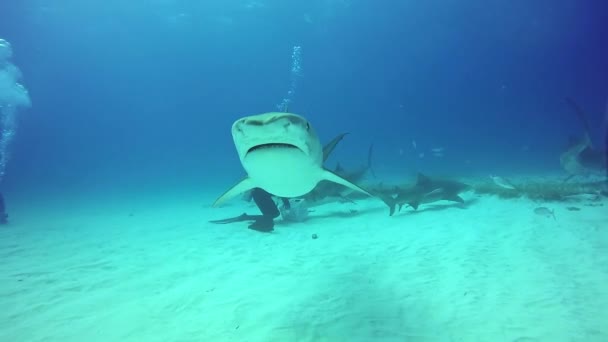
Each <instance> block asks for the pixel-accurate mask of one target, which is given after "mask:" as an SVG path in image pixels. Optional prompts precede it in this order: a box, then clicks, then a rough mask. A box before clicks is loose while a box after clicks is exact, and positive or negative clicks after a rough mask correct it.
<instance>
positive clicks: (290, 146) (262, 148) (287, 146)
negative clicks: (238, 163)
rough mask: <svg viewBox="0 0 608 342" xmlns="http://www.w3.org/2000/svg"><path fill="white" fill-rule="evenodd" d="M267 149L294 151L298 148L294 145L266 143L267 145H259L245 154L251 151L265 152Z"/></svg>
mask: <svg viewBox="0 0 608 342" xmlns="http://www.w3.org/2000/svg"><path fill="white" fill-rule="evenodd" d="M269 148H295V149H298V150H299V148H298V147H297V146H296V145H292V144H285V143H268V144H261V145H256V146H253V147H252V148H250V149H249V150H247V153H248V154H249V153H251V152H253V151H259V150H265V149H269Z"/></svg>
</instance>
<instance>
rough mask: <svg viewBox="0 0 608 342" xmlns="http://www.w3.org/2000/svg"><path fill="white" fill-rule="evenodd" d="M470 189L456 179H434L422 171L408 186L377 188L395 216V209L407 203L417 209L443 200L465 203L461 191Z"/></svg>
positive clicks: (378, 194)
mask: <svg viewBox="0 0 608 342" xmlns="http://www.w3.org/2000/svg"><path fill="white" fill-rule="evenodd" d="M468 189H470V186H469V185H467V184H464V183H461V182H458V181H454V180H442V179H432V178H430V177H428V176H426V175H424V174H422V173H418V177H417V180H416V183H415V184H414V185H412V186H410V187H407V188H400V187H395V189H394V190H388V191H387V190H376V191H375V192H376V195H377V196H378V197H380V198H381V199H382V200H383V201H384V203H386V204H387V205H388V207H389V211H390V212H389V214H390V216H393V214H395V211H397V208H398V211H401V208H402V207H403V206H404V205H405V204H407V205H409V206H410V207H412V208H414V210H417V209H418V207H419V206H420V205H421V204H425V203H432V202H437V201H441V200H446V201H452V202H457V203H464V199H462V197H460V196H459V194H460V193H461V192H464V191H466V190H468Z"/></svg>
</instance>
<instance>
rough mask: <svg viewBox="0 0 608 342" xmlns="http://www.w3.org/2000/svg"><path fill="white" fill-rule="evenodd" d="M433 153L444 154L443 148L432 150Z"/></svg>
mask: <svg viewBox="0 0 608 342" xmlns="http://www.w3.org/2000/svg"><path fill="white" fill-rule="evenodd" d="M431 152H433V153H442V152H443V147H435V148H432V149H431Z"/></svg>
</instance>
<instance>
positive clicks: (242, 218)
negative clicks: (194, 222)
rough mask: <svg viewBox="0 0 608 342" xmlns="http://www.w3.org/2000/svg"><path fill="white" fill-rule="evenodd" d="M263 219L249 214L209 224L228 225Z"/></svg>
mask: <svg viewBox="0 0 608 342" xmlns="http://www.w3.org/2000/svg"><path fill="white" fill-rule="evenodd" d="M261 217H263V215H248V214H247V213H243V214H241V215H239V216H235V217H230V218H226V219H222V220H211V221H209V222H210V223H216V224H227V223H234V222H243V221H255V220H257V219H259V218H261Z"/></svg>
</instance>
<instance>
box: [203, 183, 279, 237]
mask: <svg viewBox="0 0 608 342" xmlns="http://www.w3.org/2000/svg"><path fill="white" fill-rule="evenodd" d="M251 197H252V198H253V201H254V202H255V204H256V205H257V207H258V209H260V212H261V213H262V215H249V214H247V213H243V214H241V215H239V216H237V217H232V218H228V219H223V220H216V221H210V222H212V223H221V224H223V223H232V222H241V221H253V222H252V223H251V224H250V225H249V229H253V230H257V231H259V232H271V231H273V230H274V219H275V218H277V217H279V215H280V214H281V212H280V211H279V208H277V205H276V203H275V202H274V200H273V199H272V195H271V194H270V193H268V192H267V191H266V190H264V189H261V188H253V189H252V190H251ZM281 200H282V201H283V205H284V206H285V207H286V208H289V199H287V198H281Z"/></svg>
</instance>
